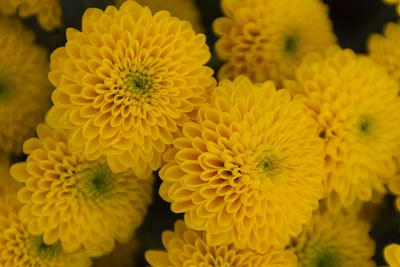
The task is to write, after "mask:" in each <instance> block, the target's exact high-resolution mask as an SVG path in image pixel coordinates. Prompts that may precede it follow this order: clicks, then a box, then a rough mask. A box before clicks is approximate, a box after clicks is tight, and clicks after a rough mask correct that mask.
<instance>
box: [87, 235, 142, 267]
mask: <svg viewBox="0 0 400 267" xmlns="http://www.w3.org/2000/svg"><path fill="white" fill-rule="evenodd" d="M138 246H139V244H138V241H137V239H136V238H134V237H132V238H131V239H130V240H129V241H128V242H127V243H119V242H118V243H117V244H116V245H115V248H114V250H113V251H112V252H110V253H109V254H107V255H104V256H102V257H100V258H94V259H93V264H92V266H93V267H132V266H136V265H135V262H134V258H133V257H134V253H135V252H136V250H137V249H138Z"/></svg>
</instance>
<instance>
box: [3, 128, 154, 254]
mask: <svg viewBox="0 0 400 267" xmlns="http://www.w3.org/2000/svg"><path fill="white" fill-rule="evenodd" d="M37 134H38V137H39V138H32V139H29V140H28V141H26V142H25V144H24V152H25V153H26V154H29V155H28V158H27V160H26V162H22V163H17V164H14V165H13V166H12V167H11V168H10V172H11V175H12V176H13V177H14V178H15V179H16V180H18V181H21V182H23V183H24V187H23V188H22V189H20V190H19V192H18V199H19V200H20V201H21V202H22V203H23V204H24V206H23V208H22V210H21V214H20V216H21V220H22V221H23V222H25V223H27V225H28V229H29V232H30V233H31V234H34V235H39V234H43V238H44V241H45V242H46V243H47V244H54V243H56V242H58V240H61V245H62V247H63V248H64V249H65V250H66V251H68V252H72V251H75V250H76V249H79V248H80V247H81V246H83V247H84V248H85V249H86V250H87V251H88V252H89V254H90V255H95V256H97V255H100V254H102V253H106V252H109V251H111V250H112V248H113V246H114V239H117V240H118V241H121V242H127V241H128V239H129V238H130V236H131V235H132V232H133V230H134V229H135V228H137V227H138V226H139V225H140V223H141V222H142V220H143V217H144V214H145V212H146V207H147V205H148V204H149V203H150V202H151V187H152V179H147V180H145V181H140V180H138V178H137V177H135V175H134V174H133V173H132V172H131V171H127V172H123V173H119V174H114V173H113V172H112V171H111V170H110V169H109V167H108V165H107V162H106V161H105V159H104V158H100V159H98V160H95V161H88V160H86V159H85V157H84V156H83V155H82V154H81V153H72V152H71V151H70V150H69V149H68V147H69V144H68V135H67V133H66V132H65V131H63V130H54V129H52V128H50V127H49V126H46V125H44V124H40V125H39V126H38V128H37Z"/></svg>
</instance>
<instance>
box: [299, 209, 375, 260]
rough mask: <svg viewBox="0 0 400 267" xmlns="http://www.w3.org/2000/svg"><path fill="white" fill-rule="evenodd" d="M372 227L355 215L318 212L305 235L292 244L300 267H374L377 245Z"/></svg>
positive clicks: (305, 230) (307, 227) (304, 232)
mask: <svg viewBox="0 0 400 267" xmlns="http://www.w3.org/2000/svg"><path fill="white" fill-rule="evenodd" d="M369 229H370V225H369V223H367V222H364V221H360V220H359V219H357V216H356V215H355V214H350V215H345V214H343V213H339V214H331V213H329V212H328V211H325V212H319V211H318V212H316V213H315V214H314V216H313V218H312V221H311V223H310V224H309V225H307V226H306V227H305V228H304V231H303V233H302V234H301V235H300V236H299V237H298V238H296V239H295V240H293V241H292V245H293V247H294V249H295V251H296V255H297V258H298V266H299V267H320V266H335V267H339V266H340V267H354V266H360V267H361V266H362V267H370V266H371V267H373V266H376V265H375V263H374V262H373V261H372V260H371V257H372V256H373V255H374V253H375V243H374V241H373V240H372V239H371V238H370V237H369V235H368V231H369Z"/></svg>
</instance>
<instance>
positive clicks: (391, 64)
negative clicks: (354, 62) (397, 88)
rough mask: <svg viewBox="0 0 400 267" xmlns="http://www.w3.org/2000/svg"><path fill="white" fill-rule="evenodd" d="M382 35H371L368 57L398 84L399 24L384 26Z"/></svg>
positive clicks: (399, 75)
mask: <svg viewBox="0 0 400 267" xmlns="http://www.w3.org/2000/svg"><path fill="white" fill-rule="evenodd" d="M383 33H384V35H380V34H372V35H371V36H370V38H369V40H368V52H369V56H370V57H371V58H372V60H374V61H375V62H376V63H378V64H379V65H381V66H383V67H384V68H385V69H386V70H387V71H388V73H389V74H390V75H392V76H394V77H395V78H396V79H397V81H398V82H399V83H400V51H399V49H398V47H399V44H400V24H398V23H393V22H390V23H388V24H387V25H385V28H384V30H383Z"/></svg>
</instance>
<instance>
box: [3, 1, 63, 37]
mask: <svg viewBox="0 0 400 267" xmlns="http://www.w3.org/2000/svg"><path fill="white" fill-rule="evenodd" d="M1 13H2V14H5V15H13V14H16V13H17V14H18V15H19V16H20V17H22V18H26V17H30V16H33V15H36V17H37V20H38V22H39V24H40V26H41V27H42V28H43V29H45V30H46V31H52V30H54V29H55V28H60V27H61V24H62V21H61V16H62V10H61V5H60V0H40V1H35V0H18V1H16V0H2V1H1V5H0V14H1Z"/></svg>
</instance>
